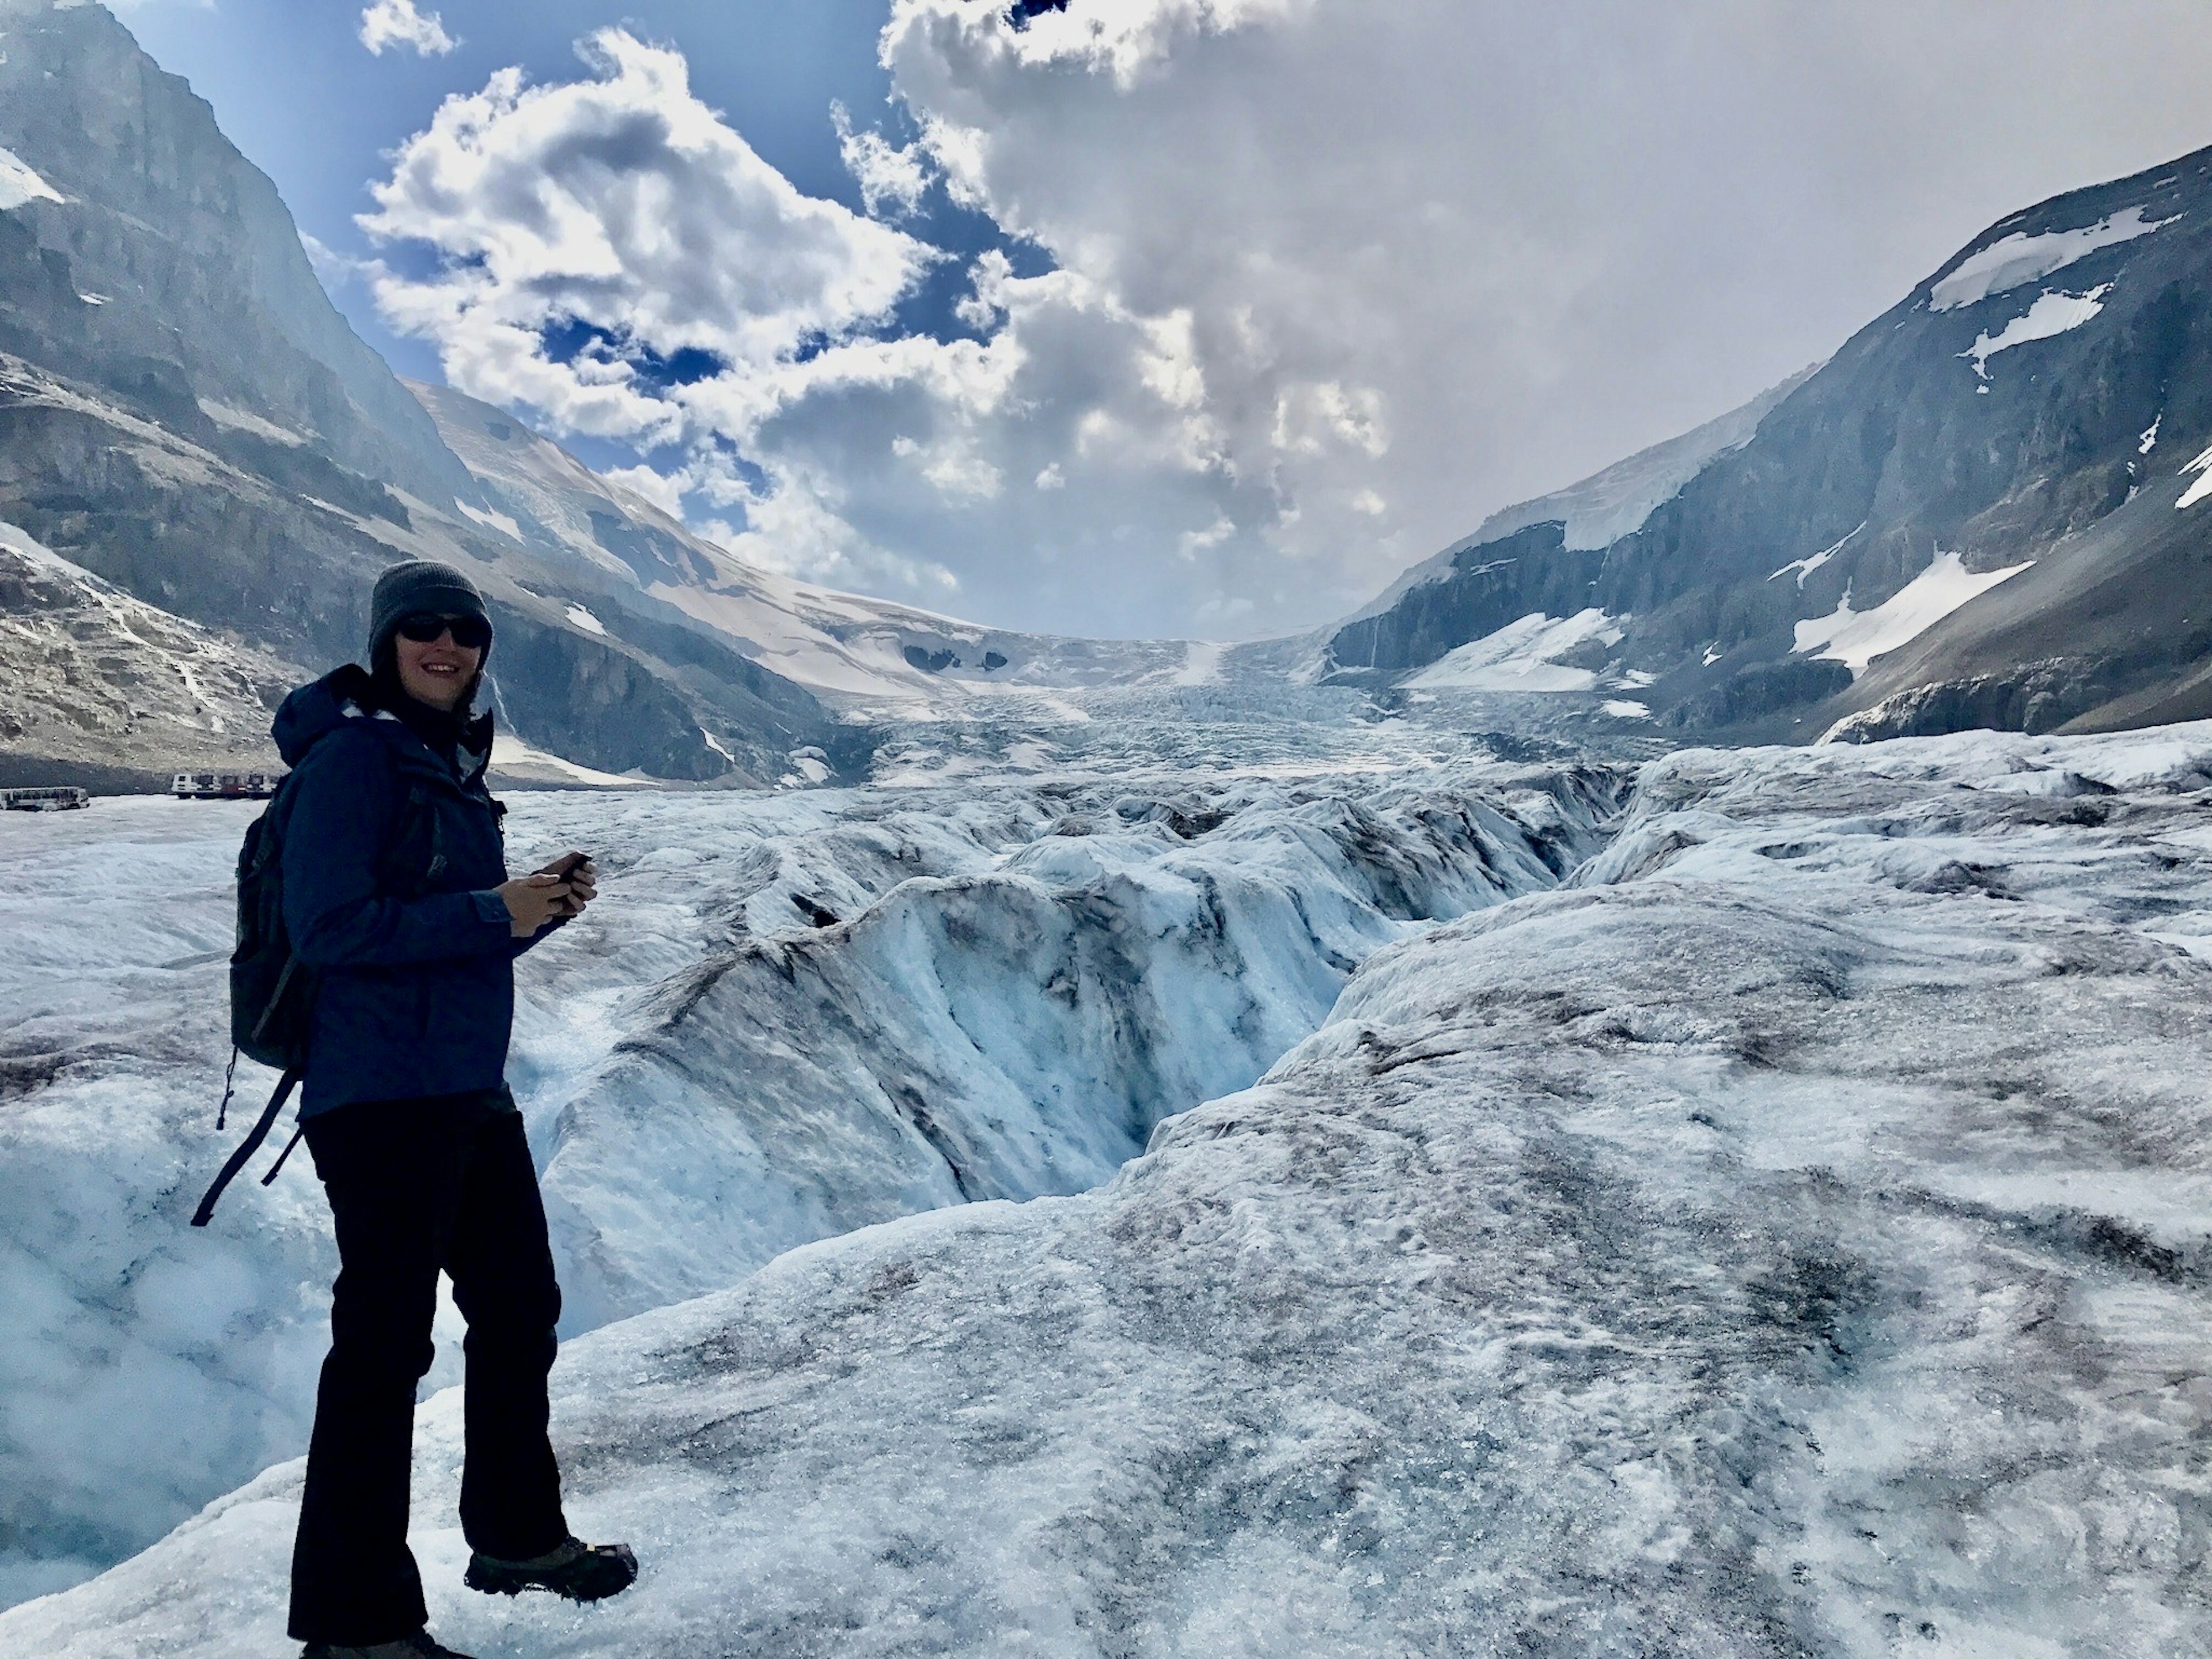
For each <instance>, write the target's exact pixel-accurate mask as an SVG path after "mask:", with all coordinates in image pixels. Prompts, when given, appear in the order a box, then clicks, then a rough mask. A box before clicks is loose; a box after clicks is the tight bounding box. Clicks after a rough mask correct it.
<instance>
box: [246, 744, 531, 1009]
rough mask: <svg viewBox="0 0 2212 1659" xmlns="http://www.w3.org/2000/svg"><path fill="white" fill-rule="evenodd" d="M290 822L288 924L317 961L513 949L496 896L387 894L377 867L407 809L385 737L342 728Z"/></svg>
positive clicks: (352, 964) (304, 783) (366, 961)
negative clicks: (401, 804) (381, 890)
mask: <svg viewBox="0 0 2212 1659" xmlns="http://www.w3.org/2000/svg"><path fill="white" fill-rule="evenodd" d="M295 788H296V790H297V792H298V793H296V794H295V796H294V798H293V801H292V811H291V817H290V819H289V821H288V822H287V823H286V824H285V826H284V929H285V931H286V933H289V934H290V935H291V939H292V948H293V949H294V950H295V951H297V952H298V953H299V956H300V960H301V961H302V962H304V963H307V964H309V965H310V966H311V967H316V968H397V967H404V966H406V965H408V964H410V963H422V962H442V961H447V960H450V959H451V958H453V957H472V956H483V955H489V954H490V953H492V952H494V951H507V949H508V947H509V946H510V945H512V944H513V932H512V930H511V929H510V927H509V926H508V921H507V906H506V904H505V902H502V901H501V898H500V896H499V895H498V894H496V893H492V892H483V893H431V894H428V895H426V896H423V897H422V898H416V899H397V898H389V897H380V896H378V894H377V890H376V876H377V866H378V865H379V864H380V862H381V860H382V859H383V856H384V845H385V838H386V836H388V835H389V834H390V832H391V829H392V820H393V818H394V817H396V816H397V813H398V802H397V801H396V800H395V799H393V781H392V763H391V761H390V758H389V757H388V756H387V755H386V752H385V749H384V744H383V743H382V741H381V740H380V739H379V738H376V737H374V736H373V735H371V734H369V733H368V732H362V733H359V734H355V733H350V732H332V733H331V735H330V736H329V737H327V738H324V739H323V741H322V742H321V743H319V744H317V745H316V746H315V753H314V754H313V756H312V757H310V758H309V759H308V761H307V763H305V764H304V765H302V766H301V769H300V775H299V779H298V781H297V783H296V784H295Z"/></svg>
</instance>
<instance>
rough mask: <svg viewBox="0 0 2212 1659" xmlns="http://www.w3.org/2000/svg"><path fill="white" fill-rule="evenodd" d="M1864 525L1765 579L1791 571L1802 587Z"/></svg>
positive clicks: (1864, 522)
mask: <svg viewBox="0 0 2212 1659" xmlns="http://www.w3.org/2000/svg"><path fill="white" fill-rule="evenodd" d="M1866 527H1867V521H1866V520H1863V519H1862V520H1859V527H1858V530H1854V531H1852V532H1851V533H1850V535H1848V536H1846V537H1844V538H1843V540H1841V541H1839V542H1837V543H1835V544H1832V546H1828V547H1824V548H1822V549H1821V550H1820V551H1819V552H1818V553H1815V554H1814V555H1812V556H1810V557H1809V558H1803V559H1793V560H1791V561H1790V562H1789V563H1788V564H1785V565H1784V566H1783V567H1782V568H1781V569H1779V570H1778V571H1776V572H1775V573H1774V574H1773V575H1771V576H1769V577H1768V578H1767V579H1766V580H1769V581H1775V580H1779V579H1780V578H1782V577H1784V576H1787V575H1789V574H1791V573H1792V572H1795V573H1796V577H1797V586H1799V587H1801V588H1802V586H1805V579H1806V578H1807V577H1808V576H1809V575H1811V574H1813V573H1814V571H1816V570H1818V569H1819V568H1820V567H1821V566H1822V565H1824V564H1826V563H1827V562H1828V561H1829V560H1831V559H1832V558H1834V557H1835V556H1836V555H1837V554H1838V553H1840V552H1842V551H1843V550H1844V549H1845V548H1847V547H1849V546H1850V544H1851V543H1852V542H1853V541H1854V540H1855V539H1857V536H1858V533H1859V530H1864V529H1865V528H1866ZM1711 660H1712V659H1711V658H1710V657H1708V658H1707V659H1706V661H1707V662H1708V663H1711Z"/></svg>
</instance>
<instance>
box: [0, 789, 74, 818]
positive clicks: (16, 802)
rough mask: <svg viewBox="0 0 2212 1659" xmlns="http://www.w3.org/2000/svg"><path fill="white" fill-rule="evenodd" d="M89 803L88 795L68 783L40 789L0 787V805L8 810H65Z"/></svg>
mask: <svg viewBox="0 0 2212 1659" xmlns="http://www.w3.org/2000/svg"><path fill="white" fill-rule="evenodd" d="M89 805H92V797H91V796H90V795H88V794H87V793H85V792H84V791H83V790H82V789H79V788H76V787H74V786H72V785H68V784H62V785H57V786H54V787H48V788H41V789H0V807H4V808H5V809H6V810H7V811H10V812H66V811H70V810H71V809H73V808H75V807H79V806H89Z"/></svg>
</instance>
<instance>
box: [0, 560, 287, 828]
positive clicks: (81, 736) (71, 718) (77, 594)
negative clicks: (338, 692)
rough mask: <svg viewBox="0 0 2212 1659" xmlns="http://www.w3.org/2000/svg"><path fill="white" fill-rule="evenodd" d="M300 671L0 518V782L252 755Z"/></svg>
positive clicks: (246, 760)
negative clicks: (138, 593) (138, 594)
mask: <svg viewBox="0 0 2212 1659" xmlns="http://www.w3.org/2000/svg"><path fill="white" fill-rule="evenodd" d="M298 679H299V671H298V670H297V669H295V668H294V667H293V666H292V665H289V664H288V663H284V662H282V661H280V660H278V659H276V658H273V657H270V656H269V655H267V654H266V653H260V652H256V651H252V650H251V649H248V648H246V647H240V646H237V645H234V644H232V643H230V642H228V641H225V640H222V639H221V638H219V637H217V636H216V635H212V634H210V633H209V632H208V630H207V629H204V628H199V627H197V626H195V625H194V624H192V623H187V622H183V621H181V620H179V618H177V617H173V616H171V615H169V614H168V613H167V611H161V610H159V609H157V608H156V607H155V606H153V605H148V604H146V603H145V602H144V601H143V600H142V599H133V598H131V595H129V594H128V593H125V592H123V591H122V590H121V589H119V588H118V587H116V586H114V585H113V584H112V583H111V582H106V581H103V580H100V578H99V577H97V576H95V575H94V574H92V573H91V572H90V571H88V570H84V569H82V568H79V567H77V566H76V565H73V564H71V563H70V562H69V561H68V560H66V559H63V558H60V557H58V556H56V555H55V554H53V553H52V551H50V550H48V549H46V548H44V547H41V546H40V545H39V544H38V543H36V542H34V541H33V540H31V539H30V538H28V537H27V536H25V535H23V534H22V533H21V532H19V531H16V530H15V529H14V528H12V527H11V526H7V525H4V524H0V787H4V786H7V785H11V784H19V783H76V784H88V785H91V786H93V787H115V786H117V785H118V784H124V785H128V784H129V783H130V782H131V781H132V775H133V774H143V775H158V773H159V772H160V771H161V769H165V768H166V769H171V770H185V769H192V770H197V769H202V768H210V767H224V768H232V769H236V768H240V767H252V766H256V765H259V764H262V763H264V761H265V760H266V758H267V755H268V738H269V715H270V710H271V709H272V708H274V707H275V706H276V703H277V702H279V701H281V700H282V699H283V695H284V693H285V692H286V691H288V690H290V689H291V688H292V686H294V685H295V684H297V683H298Z"/></svg>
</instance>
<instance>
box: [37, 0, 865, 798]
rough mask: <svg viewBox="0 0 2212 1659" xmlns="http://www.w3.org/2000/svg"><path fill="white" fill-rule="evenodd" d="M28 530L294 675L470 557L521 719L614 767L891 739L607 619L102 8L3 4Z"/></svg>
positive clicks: (664, 627) (696, 640)
mask: <svg viewBox="0 0 2212 1659" xmlns="http://www.w3.org/2000/svg"><path fill="white" fill-rule="evenodd" d="M0 28H4V31H5V35H6V48H5V51H4V53H0V522H5V523H7V524H9V525H11V526H14V527H15V533H17V534H19V535H21V536H22V537H26V538H30V539H33V540H35V541H36V542H38V543H40V544H43V545H44V546H45V547H46V548H48V549H50V550H52V552H53V553H54V554H56V555H57V556H60V557H61V558H63V559H64V560H65V561H66V562H69V563H70V564H72V565H75V566H76V567H78V568H81V569H82V570H85V571H88V572H90V573H91V574H94V575H95V576H97V577H99V578H100V579H101V580H105V581H106V582H109V583H111V584H112V585H113V586H115V587H116V588H117V589H118V590H120V591H122V592H125V593H128V594H130V595H132V596H134V597H136V598H137V599H139V600H140V601H142V602H144V603H146V604H149V605H155V606H157V607H159V608H160V609H161V610H162V611H165V612H167V613H169V614H170V615H171V616H172V617H174V618H176V619H177V623H176V624H175V625H176V626H177V627H179V628H183V627H186V626H196V627H198V628H201V629H210V630H214V631H215V633H216V635H220V636H222V638H223V639H224V640H225V641H227V648H228V647H236V648H242V649H246V650H249V651H252V652H258V653H262V654H263V655H264V656H273V657H274V658H276V659H283V660H286V661H289V662H291V663H295V664H328V663H331V662H334V661H340V660H343V659H346V658H348V657H350V656H352V655H353V654H355V653H356V652H357V651H358V650H359V648H360V641H361V635H362V631H363V623H364V620H365V617H366V611H367V596H368V588H369V586H370V585H371V583H372V582H373V581H374V577H375V574H376V573H377V571H378V570H379V569H380V568H382V567H383V566H384V565H386V564H387V563H390V562H392V561H394V560H396V559H398V558H403V557H410V556H429V557H436V558H443V559H447V560H449V561H451V562H454V563H457V564H459V565H461V566H462V567H464V568H467V569H469V570H471V572H472V573H473V574H476V575H477V578H478V580H480V582H481V583H482V585H483V586H484V587H485V588H486V590H487V592H488V594H489V596H490V598H491V600H492V603H493V605H494V608H495V611H496V613H497V621H498V625H499V630H500V649H499V652H498V653H497V655H496V658H495V661H494V664H493V675H494V678H495V683H496V684H495V696H496V701H497V702H498V705H499V707H500V708H501V710H502V711H503V712H504V713H505V714H506V715H507V717H508V720H509V722H510V724H511V726H513V728H514V729H515V730H517V731H518V732H520V735H522V736H523V737H525V738H529V739H530V740H532V742H534V743H536V744H539V745H541V746H542V747H544V748H545V749H548V750H554V751H556V752H558V753H560V754H563V755H566V756H568V757H571V758H572V759H574V760H576V761H579V762H582V763H586V764H587V765H589V766H592V767H595V768H598V769H603V770H605V771H607V772H610V773H628V772H636V773H640V774H642V775H652V776H657V777H663V778H671V779H680V780H693V781H711V780H715V779H729V780H732V781H748V780H750V781H775V779H777V778H778V777H780V776H782V775H786V774H787V773H788V772H789V771H790V769H791V766H792V758H791V757H792V755H793V751H796V750H805V751H809V752H811V754H812V755H814V756H815V757H826V762H827V763H828V764H829V765H830V766H832V767H835V766H836V765H838V764H840V763H843V762H845V761H848V760H850V759H851V758H852V757H854V755H855V754H856V753H861V752H864V751H865V744H864V743H863V742H862V741H861V739H860V737H859V735H858V734H857V733H855V732H853V731H852V730H851V729H850V728H848V727H846V726H842V725H841V724H840V723H839V722H837V721H836V720H835V719H834V718H833V717H832V716H831V715H830V714H829V711H828V710H826V709H825V708H823V707H822V706H821V705H820V704H819V703H818V702H817V701H816V699H815V698H814V697H813V696H812V695H811V693H810V692H808V691H806V690H805V689H804V688H802V687H799V686H798V685H796V684H793V683H792V682H790V681H788V680H787V679H785V678H782V677H781V676H780V675H778V674H776V673H775V672H774V671H772V670H769V669H767V668H763V666H761V665H759V664H758V663H757V662H755V661H754V660H753V659H751V658H750V656H748V655H747V654H746V653H745V651H744V649H743V648H741V647H740V645H739V644H738V642H737V641H733V640H732V639H731V638H730V637H729V636H728V635H725V634H723V633H720V632H719V631H718V630H716V629H714V628H712V627H705V626H697V627H692V626H684V625H683V624H684V618H683V617H681V616H680V614H678V613H674V612H671V613H669V614H670V616H671V617H673V618H674V621H673V623H670V622H668V621H666V620H661V621H656V620H655V619H653V618H652V617H639V618H637V619H636V620H635V622H633V623H629V624H627V625H625V626H623V627H622V628H619V629H617V628H609V627H604V626H602V627H592V626H590V625H586V624H580V623H579V622H578V621H577V620H575V619H574V618H573V617H571V616H570V615H569V608H568V605H567V603H566V602H565V601H564V600H563V599H562V598H561V597H560V595H559V592H558V590H559V588H560V586H561V582H562V572H560V571H559V570H558V569H557V568H556V569H553V570H550V571H549V569H548V568H547V562H546V560H545V559H544V558H543V557H541V556H538V555H534V554H532V552H531V551H530V550H526V549H521V548H519V547H517V546H516V545H515V544H514V542H513V540H512V539H511V538H509V537H508V536H507V534H506V533H505V532H504V531H503V530H502V529H501V528H500V527H498V518H499V514H498V510H497V509H496V508H495V507H494V506H493V504H492V503H491V502H489V501H487V500H485V499H484V498H483V495H482V492H481V490H480V489H479V486H478V484H477V481H476V479H475V478H474V477H473V476H472V475H471V472H470V471H469V470H468V469H467V468H466V467H465V465H462V463H461V461H460V459H459V458H458V457H457V456H455V455H454V454H453V452H452V451H451V450H450V449H448V448H447V446H446V444H445V442H444V441H443V440H442V439H441V436H440V435H439V432H438V428H437V425H436V423H435V422H434V421H433V420H432V419H431V417H430V416H429V414H428V412H427V411H426V410H424V409H423V407H422V404H420V403H419V402H418V401H417V400H416V398H414V397H413V396H411V395H410V393H409V392H408V391H407V389H406V388H405V387H404V386H402V385H401V384H400V383H399V381H398V380H397V379H395V378H394V377H393V376H392V374H391V373H390V371H389V370H388V369H387V368H386V366H385V364H384V363H383V362H382V361H381V360H380V358H378V357H377V356H376V355H375V354H374V352H372V351H371V350H369V349H368V347H367V346H366V345H364V344H362V342H361V341H360V340H359V339H358V338H357V337H355V335H354V334H353V333H352V332H351V331H350V330H349V328H348V327H347V326H346V325H345V323H344V321H343V319H341V318H340V317H339V316H338V314H337V311H336V310H335V309H334V308H333V307H331V303H330V301H329V300H328V298H327V297H326V296H325V294H324V293H323V290H322V289H321V287H320V285H319V283H318V282H317V281H316V278H315V276H314V273H313V270H312V269H311V268H310V266H309V264H308V263H307V257H306V255H305V253H304V252H302V250H301V244H300V240H299V237H298V235H297V233H296V231H295V228H294V226H293V224H292V222H291V218H290V216H289V214H288V213H287V211H286V210H285V209H284V206H283V203H282V202H281V201H280V200H279V199H278V197H277V195H276V190H275V188H274V186H272V185H270V182H269V180H268V179H266V178H265V177H264V175H263V174H261V173H259V172H258V170H256V169H255V168H254V167H252V166H251V165H250V164H249V163H248V162H246V160H245V159H244V158H243V157H242V156H240V155H239V154H238V152H237V151H236V150H235V149H234V148H233V147H232V146H231V145H230V144H229V143H228V141H227V140H226V139H224V138H223V137H222V133H221V132H220V131H218V130H217V128H216V124H215V120H214V118H213V114H212V112H211V111H210V109H209V108H208V106H206V105H205V104H204V102H202V101H201V100H199V99H197V98H196V97H194V96H193V95H192V94H191V90H190V88H187V87H186V86H185V83H184V82H182V81H180V80H179V79H177V78H176V77H174V76H169V75H167V74H165V73H163V72H162V71H161V69H160V68H159V67H158V66H157V65H155V64H154V63H153V62H152V61H151V60H150V59H149V58H147V57H146V56H145V55H144V54H143V52H140V51H139V49H138V47H137V44H136V43H135V42H134V41H133V40H131V36H130V34H129V33H128V31H127V30H125V28H124V27H122V25H121V24H120V23H119V22H118V21H116V19H115V18H114V17H113V16H112V15H111V14H110V13H109V12H108V11H107V10H106V9H104V8H103V7H101V6H99V5H97V4H91V3H86V4H79V5H72V6H64V7H55V6H53V5H52V4H51V3H48V0H0ZM542 551H543V550H541V552H542ZM563 562H565V561H563ZM548 594H550V595H552V597H547V596H548ZM109 690H110V691H111V692H112V691H114V690H115V688H113V687H111V688H109ZM25 695H26V696H29V697H31V698H33V700H36V699H38V698H40V697H43V696H46V692H45V690H43V689H42V687H41V686H40V684H38V683H37V682H36V680H35V678H33V679H32V680H31V681H30V682H29V685H28V690H27V692H26V693H25ZM54 698H55V699H56V702H55V707H54V708H53V710H52V714H53V716H54V718H53V720H52V721H51V722H49V723H48V724H49V729H50V730H51V731H52V732H58V731H60V730H61V729H62V728H63V727H64V726H68V725H69V724H70V720H69V717H68V716H67V714H65V713H64V711H63V710H62V708H61V707H60V703H61V702H64V701H66V699H65V698H62V696H61V694H60V693H59V692H58V691H56V692H55V693H54ZM28 741H29V739H28V738H27V737H25V738H6V739H0V753H6V754H9V755H10V756H11V757H13V763H15V764H18V765H21V764H25V763H34V762H35V761H37V760H38V759H39V757H40V756H39V753H38V752H34V750H32V749H29V748H26V747H25V746H24V745H25V744H26V743H27V742H28ZM56 752H57V753H64V752H74V751H67V750H57V751H56ZM48 758H52V756H49V757H48ZM158 769H160V768H159V767H157V768H156V770H158Z"/></svg>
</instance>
